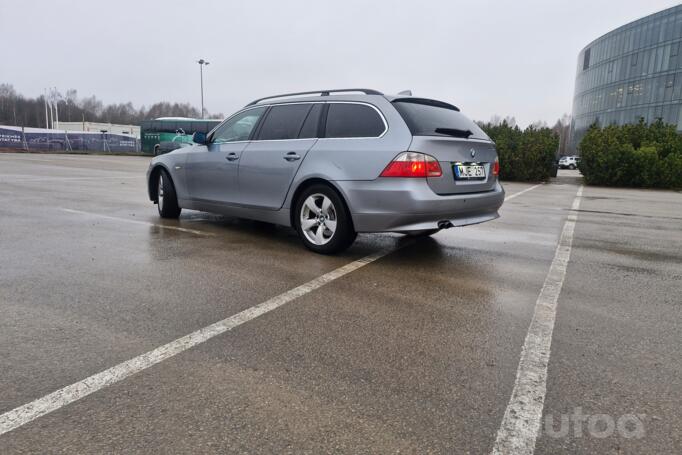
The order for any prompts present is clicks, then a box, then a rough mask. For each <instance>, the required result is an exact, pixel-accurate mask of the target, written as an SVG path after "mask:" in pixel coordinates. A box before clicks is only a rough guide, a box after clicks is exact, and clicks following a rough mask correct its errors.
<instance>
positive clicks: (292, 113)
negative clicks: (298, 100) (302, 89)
mask: <svg viewBox="0 0 682 455" xmlns="http://www.w3.org/2000/svg"><path fill="white" fill-rule="evenodd" d="M311 107H312V105H311V104H309V103H306V104H283V105H279V106H272V107H271V108H270V111H269V112H268V114H267V116H266V117H265V119H263V126H261V127H260V131H259V132H258V138H257V139H258V140H260V141H268V140H283V139H296V138H297V137H298V132H299V131H300V130H301V127H302V126H303V122H304V121H305V119H306V117H307V115H308V112H310V108H311Z"/></svg>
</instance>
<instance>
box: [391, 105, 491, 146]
mask: <svg viewBox="0 0 682 455" xmlns="http://www.w3.org/2000/svg"><path fill="white" fill-rule="evenodd" d="M393 106H395V108H396V109H397V111H398V112H399V113H400V115H401V116H402V118H403V120H405V123H407V127H408V128H409V129H410V132H411V133H412V135H413V136H443V137H448V136H450V137H452V136H455V137H467V136H468V138H469V139H486V140H490V138H489V137H488V135H487V134H485V132H483V130H482V129H481V128H480V127H479V126H478V125H476V123H475V122H473V121H472V120H470V119H468V118H467V117H466V116H464V115H463V114H462V113H460V112H459V111H457V110H456V108H455V107H454V106H449V105H447V104H445V103H439V102H433V104H431V102H429V101H428V100H424V101H423V102H422V101H414V100H413V99H410V98H408V99H405V100H400V99H398V100H395V101H393ZM439 131H446V133H444V132H439ZM467 131H470V132H471V134H470V135H469V134H468V133H466V132H467ZM460 132H461V134H460Z"/></svg>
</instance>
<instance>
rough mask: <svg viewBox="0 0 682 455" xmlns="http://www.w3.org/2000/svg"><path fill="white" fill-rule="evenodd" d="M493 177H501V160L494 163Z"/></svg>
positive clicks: (496, 159)
mask: <svg viewBox="0 0 682 455" xmlns="http://www.w3.org/2000/svg"><path fill="white" fill-rule="evenodd" d="M493 175H500V160H499V158H495V162H494V163H493Z"/></svg>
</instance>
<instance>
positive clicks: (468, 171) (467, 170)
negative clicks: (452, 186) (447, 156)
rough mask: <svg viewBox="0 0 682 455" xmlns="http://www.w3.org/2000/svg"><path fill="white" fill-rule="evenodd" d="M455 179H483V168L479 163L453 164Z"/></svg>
mask: <svg viewBox="0 0 682 455" xmlns="http://www.w3.org/2000/svg"><path fill="white" fill-rule="evenodd" d="M454 170H455V179H457V180H460V179H484V178H485V168H484V167H483V166H481V165H479V164H455V166H454Z"/></svg>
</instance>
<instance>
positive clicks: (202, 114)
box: [197, 58, 208, 119]
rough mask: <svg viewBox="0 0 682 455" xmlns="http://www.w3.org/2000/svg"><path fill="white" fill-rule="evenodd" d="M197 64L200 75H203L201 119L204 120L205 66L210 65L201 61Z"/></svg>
mask: <svg viewBox="0 0 682 455" xmlns="http://www.w3.org/2000/svg"><path fill="white" fill-rule="evenodd" d="M197 63H198V64H199V74H200V75H201V118H202V119H203V118H204V65H208V62H207V61H206V60H204V59H203V58H202V59H199V60H197Z"/></svg>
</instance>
